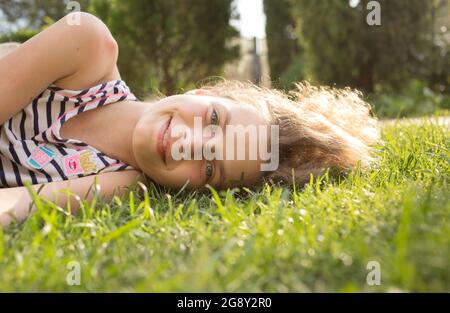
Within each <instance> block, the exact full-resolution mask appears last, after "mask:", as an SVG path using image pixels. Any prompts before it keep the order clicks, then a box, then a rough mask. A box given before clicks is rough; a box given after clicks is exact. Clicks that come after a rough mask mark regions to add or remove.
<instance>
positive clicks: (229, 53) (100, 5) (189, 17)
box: [0, 0, 239, 97]
mask: <svg viewBox="0 0 450 313" xmlns="http://www.w3.org/2000/svg"><path fill="white" fill-rule="evenodd" d="M231 2H232V0H210V1H166V0H152V1H146V0H130V1H117V0H84V1H81V2H80V5H81V9H82V11H89V12H91V13H94V14H95V15H97V16H99V17H100V18H101V19H102V20H103V21H104V22H105V23H106V24H107V25H108V27H109V28H110V30H111V32H112V33H113V35H114V36H115V38H116V39H117V41H118V43H119V47H120V53H119V60H118V65H119V71H120V73H121V74H122V77H123V79H125V80H126V81H127V83H128V84H129V85H130V87H131V89H132V90H133V92H134V93H135V94H136V95H138V96H140V97H145V96H147V95H148V94H150V93H154V92H157V91H161V92H162V93H164V94H173V93H175V92H179V91H183V90H184V89H188V88H191V87H195V84H196V83H198V82H199V81H200V80H202V79H204V78H206V77H208V76H211V75H222V74H223V66H224V64H225V63H226V62H228V61H231V60H233V59H234V58H236V57H237V56H238V55H239V49H238V47H237V46H231V45H230V44H229V42H230V40H231V39H232V38H234V37H235V36H237V35H238V32H237V30H235V29H234V28H233V27H231V26H230V25H229V20H230V18H231V17H232V16H233V14H235V12H233V11H232V6H231ZM0 4H1V5H2V6H1V7H2V11H3V13H4V14H5V15H6V17H7V19H8V20H9V21H10V22H13V23H14V22H17V21H18V20H19V19H21V21H22V22H23V21H26V22H27V27H30V28H31V29H41V27H43V26H45V25H46V24H48V23H49V22H48V21H56V20H58V19H60V18H61V17H62V16H64V15H65V14H67V13H69V9H70V8H67V7H66V3H65V2H64V1H60V0H51V1H47V0H46V1H41V0H18V1H12V2H11V1H5V0H0ZM46 21H47V22H46ZM19 33H23V31H22V30H20V31H19ZM30 34H31V33H30ZM7 36H8V37H2V38H3V40H5V41H7V40H11V39H10V38H11V36H12V37H14V36H16V35H7ZM28 38H29V36H28V37H27V38H26V39H28ZM19 39H20V40H18V41H21V42H22V41H23V40H22V37H20V38H19Z"/></svg>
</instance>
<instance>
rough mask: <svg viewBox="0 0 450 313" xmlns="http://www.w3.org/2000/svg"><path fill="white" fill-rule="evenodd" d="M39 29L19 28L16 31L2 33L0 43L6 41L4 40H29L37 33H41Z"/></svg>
mask: <svg viewBox="0 0 450 313" xmlns="http://www.w3.org/2000/svg"><path fill="white" fill-rule="evenodd" d="M39 31H40V30H35V29H29V28H24V29H19V30H18V31H16V32H14V33H10V34H6V35H1V36H0V43H4V42H20V43H22V42H25V41H27V40H28V39H30V38H31V37H33V36H34V35H36V34H37V33H39Z"/></svg>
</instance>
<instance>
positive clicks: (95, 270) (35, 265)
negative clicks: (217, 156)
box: [0, 124, 450, 292]
mask: <svg viewBox="0 0 450 313" xmlns="http://www.w3.org/2000/svg"><path fill="white" fill-rule="evenodd" d="M448 135H449V134H448V130H445V129H444V128H442V127H438V126H433V125H431V124H428V125H426V126H424V127H420V126H416V125H394V126H390V127H389V128H384V129H383V139H384V141H385V142H384V144H382V145H380V146H378V147H377V149H378V150H379V162H378V164H377V166H376V167H374V168H373V169H371V170H369V171H367V172H363V173H361V172H360V171H355V172H353V173H351V174H350V175H349V176H348V177H347V178H345V179H341V180H340V181H338V180H333V179H331V178H328V177H327V176H326V175H324V176H323V177H321V178H319V179H317V180H314V181H311V183H310V184H309V185H307V186H306V187H305V188H303V189H293V188H292V187H284V188H282V187H277V186H265V187H264V188H262V189H261V190H258V191H256V192H251V191H246V190H243V191H241V192H240V193H237V192H236V191H229V192H227V193H220V194H218V195H217V194H216V193H214V192H208V193H204V194H199V193H190V194H188V193H182V194H179V195H176V194H172V195H170V196H169V195H167V194H165V193H164V192H163V191H161V190H158V189H157V188H156V187H153V186H149V189H148V193H147V197H146V198H141V197H140V196H139V195H138V193H137V192H133V193H130V194H129V195H127V196H125V197H124V198H122V199H121V200H119V199H116V200H115V201H112V202H111V203H102V201H100V200H99V199H97V201H96V202H97V204H96V203H95V201H94V203H85V204H84V208H83V209H82V210H81V211H80V214H79V215H77V216H75V217H73V216H67V215H66V214H64V213H63V212H62V210H61V209H58V208H56V207H55V206H52V205H48V204H44V203H43V204H42V206H41V207H40V209H39V211H38V212H37V214H35V215H33V217H32V218H30V219H28V220H27V221H26V222H25V223H23V224H22V225H13V226H11V227H9V228H8V229H6V230H3V232H0V290H1V291H138V292H141V291H150V292H163V291H169V292H175V291H226V292H228V291H229V292H234V291H250V292H253V291H268V292H285V291H339V292H342V291H369V292H370V291H450V279H449V278H450V277H449V275H450V271H449V260H450V258H449V247H450V228H449V227H450V224H449V221H448V218H449V211H450V210H449V209H450V201H449V200H450V199H449V198H450V193H449V190H450V188H449V182H450V180H449V172H450V153H449V147H450V142H449V136H448ZM136 190H137V189H135V191H136ZM94 207H97V209H95V210H94ZM73 261H75V262H79V264H80V269H81V284H80V285H79V286H70V285H68V284H67V283H66V276H67V275H68V274H70V268H69V269H68V267H67V266H68V264H69V262H73ZM369 261H377V262H379V264H380V267H381V285H379V286H369V285H368V284H367V283H366V276H367V274H368V273H369V270H368V269H366V266H367V263H368V262H369ZM70 264H71V263H70Z"/></svg>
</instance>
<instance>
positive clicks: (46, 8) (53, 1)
mask: <svg viewBox="0 0 450 313" xmlns="http://www.w3.org/2000/svg"><path fill="white" fill-rule="evenodd" d="M89 1H90V0H77V2H78V3H79V4H80V8H81V10H83V11H84V10H86V8H87V7H88V3H89ZM67 2H68V1H64V0H14V1H11V0H0V8H1V11H2V12H3V14H4V15H5V16H6V19H7V20H8V21H9V22H13V23H14V22H17V21H18V20H20V23H21V25H23V24H24V23H25V27H26V28H32V29H40V28H42V27H43V26H44V25H45V24H46V22H45V18H50V19H52V20H54V21H57V20H59V19H60V18H61V17H63V16H64V15H66V14H67V13H69V12H70V9H71V8H68V7H67Z"/></svg>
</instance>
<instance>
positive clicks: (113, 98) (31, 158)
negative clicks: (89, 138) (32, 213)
mask: <svg viewBox="0 0 450 313" xmlns="http://www.w3.org/2000/svg"><path fill="white" fill-rule="evenodd" d="M123 100H131V101H136V100H137V98H136V97H135V96H134V95H133V93H131V92H130V89H129V88H128V86H127V85H126V83H125V82H124V81H123V80H113V81H109V82H107V83H103V84H99V85H97V86H94V87H92V88H88V89H84V90H67V89H62V88H59V87H57V86H56V85H50V86H49V87H48V88H47V89H46V90H44V91H43V92H42V93H41V94H40V95H38V96H37V97H36V98H35V99H34V100H33V101H32V102H31V103H30V104H29V105H27V106H26V107H25V108H24V109H23V110H22V111H20V112H18V113H17V114H16V115H15V116H13V117H12V118H10V119H9V120H8V121H6V122H5V123H4V124H3V125H0V188H1V187H16V186H24V182H25V181H29V182H30V183H31V184H32V185H34V184H40V183H46V182H52V181H62V180H69V179H73V178H78V177H83V176H88V175H94V174H97V173H103V172H112V171H121V170H127V169H133V168H132V167H131V166H130V165H128V164H125V163H123V162H121V161H119V160H117V159H113V158H110V157H108V156H107V155H105V154H104V153H102V152H101V151H99V150H97V149H95V148H94V147H92V146H90V145H88V144H86V143H84V142H82V141H80V140H77V139H64V138H62V137H61V136H60V133H59V131H60V129H61V126H62V125H63V124H64V123H65V122H66V121H68V120H69V119H70V118H72V117H74V116H76V115H78V114H81V113H82V112H84V111H88V110H92V109H95V108H97V107H101V106H104V105H107V104H110V103H114V102H118V101H123Z"/></svg>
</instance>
